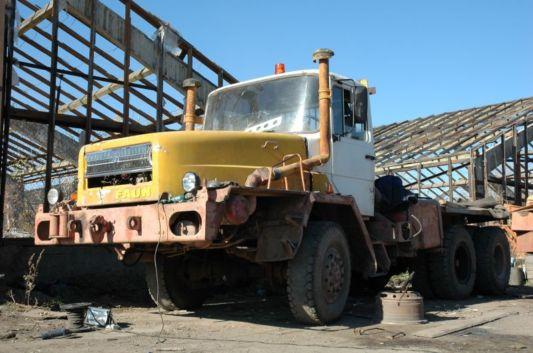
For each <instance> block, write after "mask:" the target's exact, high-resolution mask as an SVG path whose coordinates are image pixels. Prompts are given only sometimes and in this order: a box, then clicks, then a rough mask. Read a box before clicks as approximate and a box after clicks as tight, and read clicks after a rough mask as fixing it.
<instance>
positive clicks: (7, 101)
mask: <svg viewBox="0 0 533 353" xmlns="http://www.w3.org/2000/svg"><path fill="white" fill-rule="evenodd" d="M8 3H11V4H10V6H9V7H8V6H7V5H8ZM3 4H5V5H6V10H9V22H8V23H6V22H4V57H3V62H2V64H3V77H2V86H3V88H2V112H1V113H2V114H1V116H0V118H1V124H0V135H1V136H2V144H1V150H0V155H1V156H0V158H1V160H0V169H1V170H0V241H2V240H3V238H4V201H5V195H6V181H7V180H6V179H7V156H8V148H9V123H10V114H11V80H12V77H13V75H12V71H13V65H12V64H13V46H14V38H15V14H16V6H17V5H16V0H11V1H2V5H3ZM2 12H3V11H2ZM6 13H7V11H6ZM6 24H7V26H5V25H6ZM6 27H7V28H6ZM6 29H7V30H6ZM6 46H8V47H7V51H6Z"/></svg>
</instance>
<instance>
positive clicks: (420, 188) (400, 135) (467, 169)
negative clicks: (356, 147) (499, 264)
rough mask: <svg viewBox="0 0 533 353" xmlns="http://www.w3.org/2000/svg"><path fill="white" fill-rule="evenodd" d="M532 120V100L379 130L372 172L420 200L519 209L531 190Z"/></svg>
mask: <svg viewBox="0 0 533 353" xmlns="http://www.w3.org/2000/svg"><path fill="white" fill-rule="evenodd" d="M532 120H533V98H524V99H518V100H514V101H510V102H503V103H498V104H491V105H486V106H483V107H478V108H472V109H463V110H458V111H455V112H449V113H442V114H437V115H431V116H428V117H424V118H418V119H414V120H408V121H403V122H399V123H393V124H389V125H385V126H381V127H378V128H376V129H375V130H374V138H375V146H376V160H377V166H376V167H377V169H376V172H377V174H378V175H385V174H395V175H398V176H400V177H401V178H402V179H403V182H404V184H405V185H406V186H407V187H408V188H409V189H411V190H413V191H415V192H418V193H419V194H420V195H422V196H427V197H431V198H436V199H441V200H454V201H457V200H469V199H470V200H476V199H480V198H483V197H493V198H496V199H499V200H501V201H503V202H507V203H513V204H517V205H520V204H522V203H523V202H524V201H525V199H527V197H528V196H529V194H530V189H531V187H532V184H531V183H530V181H529V180H530V178H531V176H530V173H529V170H530V166H531V164H530V163H531V162H532V159H531V158H530V157H529V156H530V155H531V152H530V151H533V150H531V147H532V146H531V141H532V139H533V121H532Z"/></svg>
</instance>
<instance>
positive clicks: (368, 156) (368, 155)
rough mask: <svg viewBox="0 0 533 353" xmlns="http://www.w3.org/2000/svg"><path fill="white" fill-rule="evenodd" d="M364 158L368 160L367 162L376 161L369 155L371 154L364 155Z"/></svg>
mask: <svg viewBox="0 0 533 353" xmlns="http://www.w3.org/2000/svg"><path fill="white" fill-rule="evenodd" d="M365 158H366V159H368V160H371V161H374V160H376V157H375V156H373V155H371V154H367V155H365Z"/></svg>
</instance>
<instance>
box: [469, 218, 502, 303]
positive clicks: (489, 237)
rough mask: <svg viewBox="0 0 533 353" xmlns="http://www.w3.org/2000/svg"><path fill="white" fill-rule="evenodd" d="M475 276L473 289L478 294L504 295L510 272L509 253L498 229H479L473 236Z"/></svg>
mask: <svg viewBox="0 0 533 353" xmlns="http://www.w3.org/2000/svg"><path fill="white" fill-rule="evenodd" d="M474 245H475V248H476V258H477V274H476V284H475V288H476V290H477V291H478V292H479V293H482V294H492V295H501V294H504V293H505V290H506V288H507V284H508V283H509V276H510V272H511V253H510V250H509V242H508V241H507V236H506V235H505V232H504V231H503V230H502V229H501V228H500V227H481V228H478V229H476V231H475V235H474Z"/></svg>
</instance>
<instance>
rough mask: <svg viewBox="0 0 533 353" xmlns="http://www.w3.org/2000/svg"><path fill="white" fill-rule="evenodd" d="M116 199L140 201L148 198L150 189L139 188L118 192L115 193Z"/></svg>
mask: <svg viewBox="0 0 533 353" xmlns="http://www.w3.org/2000/svg"><path fill="white" fill-rule="evenodd" d="M116 196H117V199H140V198H143V197H148V196H150V188H148V187H141V188H133V189H123V190H118V191H117V193H116Z"/></svg>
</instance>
